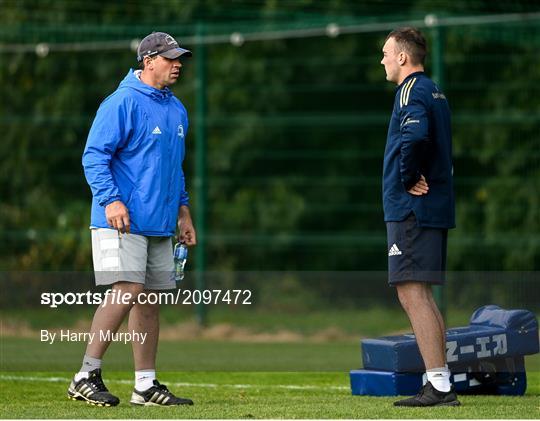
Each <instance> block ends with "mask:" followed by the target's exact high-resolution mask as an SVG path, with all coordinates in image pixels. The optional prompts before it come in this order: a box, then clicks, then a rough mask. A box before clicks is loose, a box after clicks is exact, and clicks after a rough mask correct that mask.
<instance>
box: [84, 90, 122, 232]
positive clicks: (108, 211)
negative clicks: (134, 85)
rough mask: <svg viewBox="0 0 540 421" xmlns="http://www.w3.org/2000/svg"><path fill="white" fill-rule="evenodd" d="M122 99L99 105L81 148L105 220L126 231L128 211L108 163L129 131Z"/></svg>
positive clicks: (92, 187) (109, 99)
mask: <svg viewBox="0 0 540 421" xmlns="http://www.w3.org/2000/svg"><path fill="white" fill-rule="evenodd" d="M129 114H130V113H129V112H128V110H126V105H125V103H122V102H121V103H118V101H115V98H114V97H110V98H108V99H107V100H105V102H103V104H102V105H101V106H100V108H99V109H98V112H97V114H96V117H95V119H94V122H93V123H92V127H91V129H90V133H89V134H88V139H87V142H86V147H85V149H84V153H83V158H82V164H83V167H84V174H85V176H86V180H87V182H88V184H89V185H90V188H91V190H92V194H93V196H94V198H95V199H96V200H97V202H98V204H99V205H100V206H103V207H105V216H106V218H107V223H108V224H109V225H110V226H111V227H113V228H114V229H117V230H119V231H121V232H129V230H130V222H129V212H128V209H127V208H126V206H125V205H124V203H122V201H121V200H120V197H121V196H120V191H119V189H118V186H117V185H116V183H115V181H114V179H113V176H112V173H111V169H110V165H111V159H112V157H113V156H114V154H115V153H116V151H117V149H118V148H119V147H121V146H122V145H123V144H124V143H125V141H126V140H127V139H128V138H129V136H130V135H131V132H132V126H131V119H130V118H129Z"/></svg>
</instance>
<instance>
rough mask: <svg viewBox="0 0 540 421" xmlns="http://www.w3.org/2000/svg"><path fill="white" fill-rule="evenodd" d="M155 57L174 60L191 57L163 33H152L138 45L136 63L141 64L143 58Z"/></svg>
mask: <svg viewBox="0 0 540 421" xmlns="http://www.w3.org/2000/svg"><path fill="white" fill-rule="evenodd" d="M155 55H160V56H162V57H165V58H170V59H175V58H178V57H180V56H185V57H191V51H189V50H186V49H185V48H181V47H180V46H179V45H178V42H177V41H176V40H175V39H174V38H173V37H172V36H170V35H169V34H166V33H165V32H152V33H151V34H150V35H147V36H146V37H145V38H144V39H143V40H142V41H141V43H140V44H139V48H137V61H138V62H141V61H143V58H144V57H146V56H155Z"/></svg>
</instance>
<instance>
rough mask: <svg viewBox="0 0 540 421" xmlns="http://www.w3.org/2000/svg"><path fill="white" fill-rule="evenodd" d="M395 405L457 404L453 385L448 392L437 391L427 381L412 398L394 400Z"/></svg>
mask: <svg viewBox="0 0 540 421" xmlns="http://www.w3.org/2000/svg"><path fill="white" fill-rule="evenodd" d="M394 405H395V406H459V405H461V403H460V402H459V401H458V399H457V395H456V392H455V391H454V386H452V387H451V389H450V391H449V392H439V391H438V390H437V389H435V388H434V387H433V385H432V384H431V383H430V382H427V383H426V384H425V385H424V387H422V389H420V392H419V393H418V395H416V396H413V397H412V398H407V399H403V400H401V401H397V402H394Z"/></svg>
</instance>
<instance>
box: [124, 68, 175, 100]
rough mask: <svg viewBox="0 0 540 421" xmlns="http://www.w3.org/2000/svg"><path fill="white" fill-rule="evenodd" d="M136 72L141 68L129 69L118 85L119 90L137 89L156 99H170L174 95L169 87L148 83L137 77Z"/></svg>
mask: <svg viewBox="0 0 540 421" xmlns="http://www.w3.org/2000/svg"><path fill="white" fill-rule="evenodd" d="M136 72H141V70H133V69H129V72H128V73H127V75H126V77H125V78H124V79H123V80H122V81H121V82H120V84H119V85H118V90H119V91H121V90H122V89H135V90H136V91H139V92H140V93H142V94H144V95H147V96H149V97H150V98H152V99H154V100H155V101H162V100H165V99H169V98H170V97H171V96H172V95H173V93H172V91H171V90H170V89H169V88H168V87H165V88H163V89H156V88H154V87H153V86H150V85H147V84H146V83H144V82H142V81H141V80H140V79H139V78H138V77H137V73H136ZM139 74H140V73H139Z"/></svg>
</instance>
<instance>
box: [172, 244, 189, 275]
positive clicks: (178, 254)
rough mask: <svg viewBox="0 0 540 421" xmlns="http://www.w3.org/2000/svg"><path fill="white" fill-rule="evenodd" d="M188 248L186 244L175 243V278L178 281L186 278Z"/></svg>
mask: <svg viewBox="0 0 540 421" xmlns="http://www.w3.org/2000/svg"><path fill="white" fill-rule="evenodd" d="M187 256H188V248H187V246H186V245H185V244H182V243H176V244H175V245H174V280H175V281H176V282H177V283H178V282H180V281H181V280H182V279H184V267H185V266H186V261H187Z"/></svg>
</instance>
